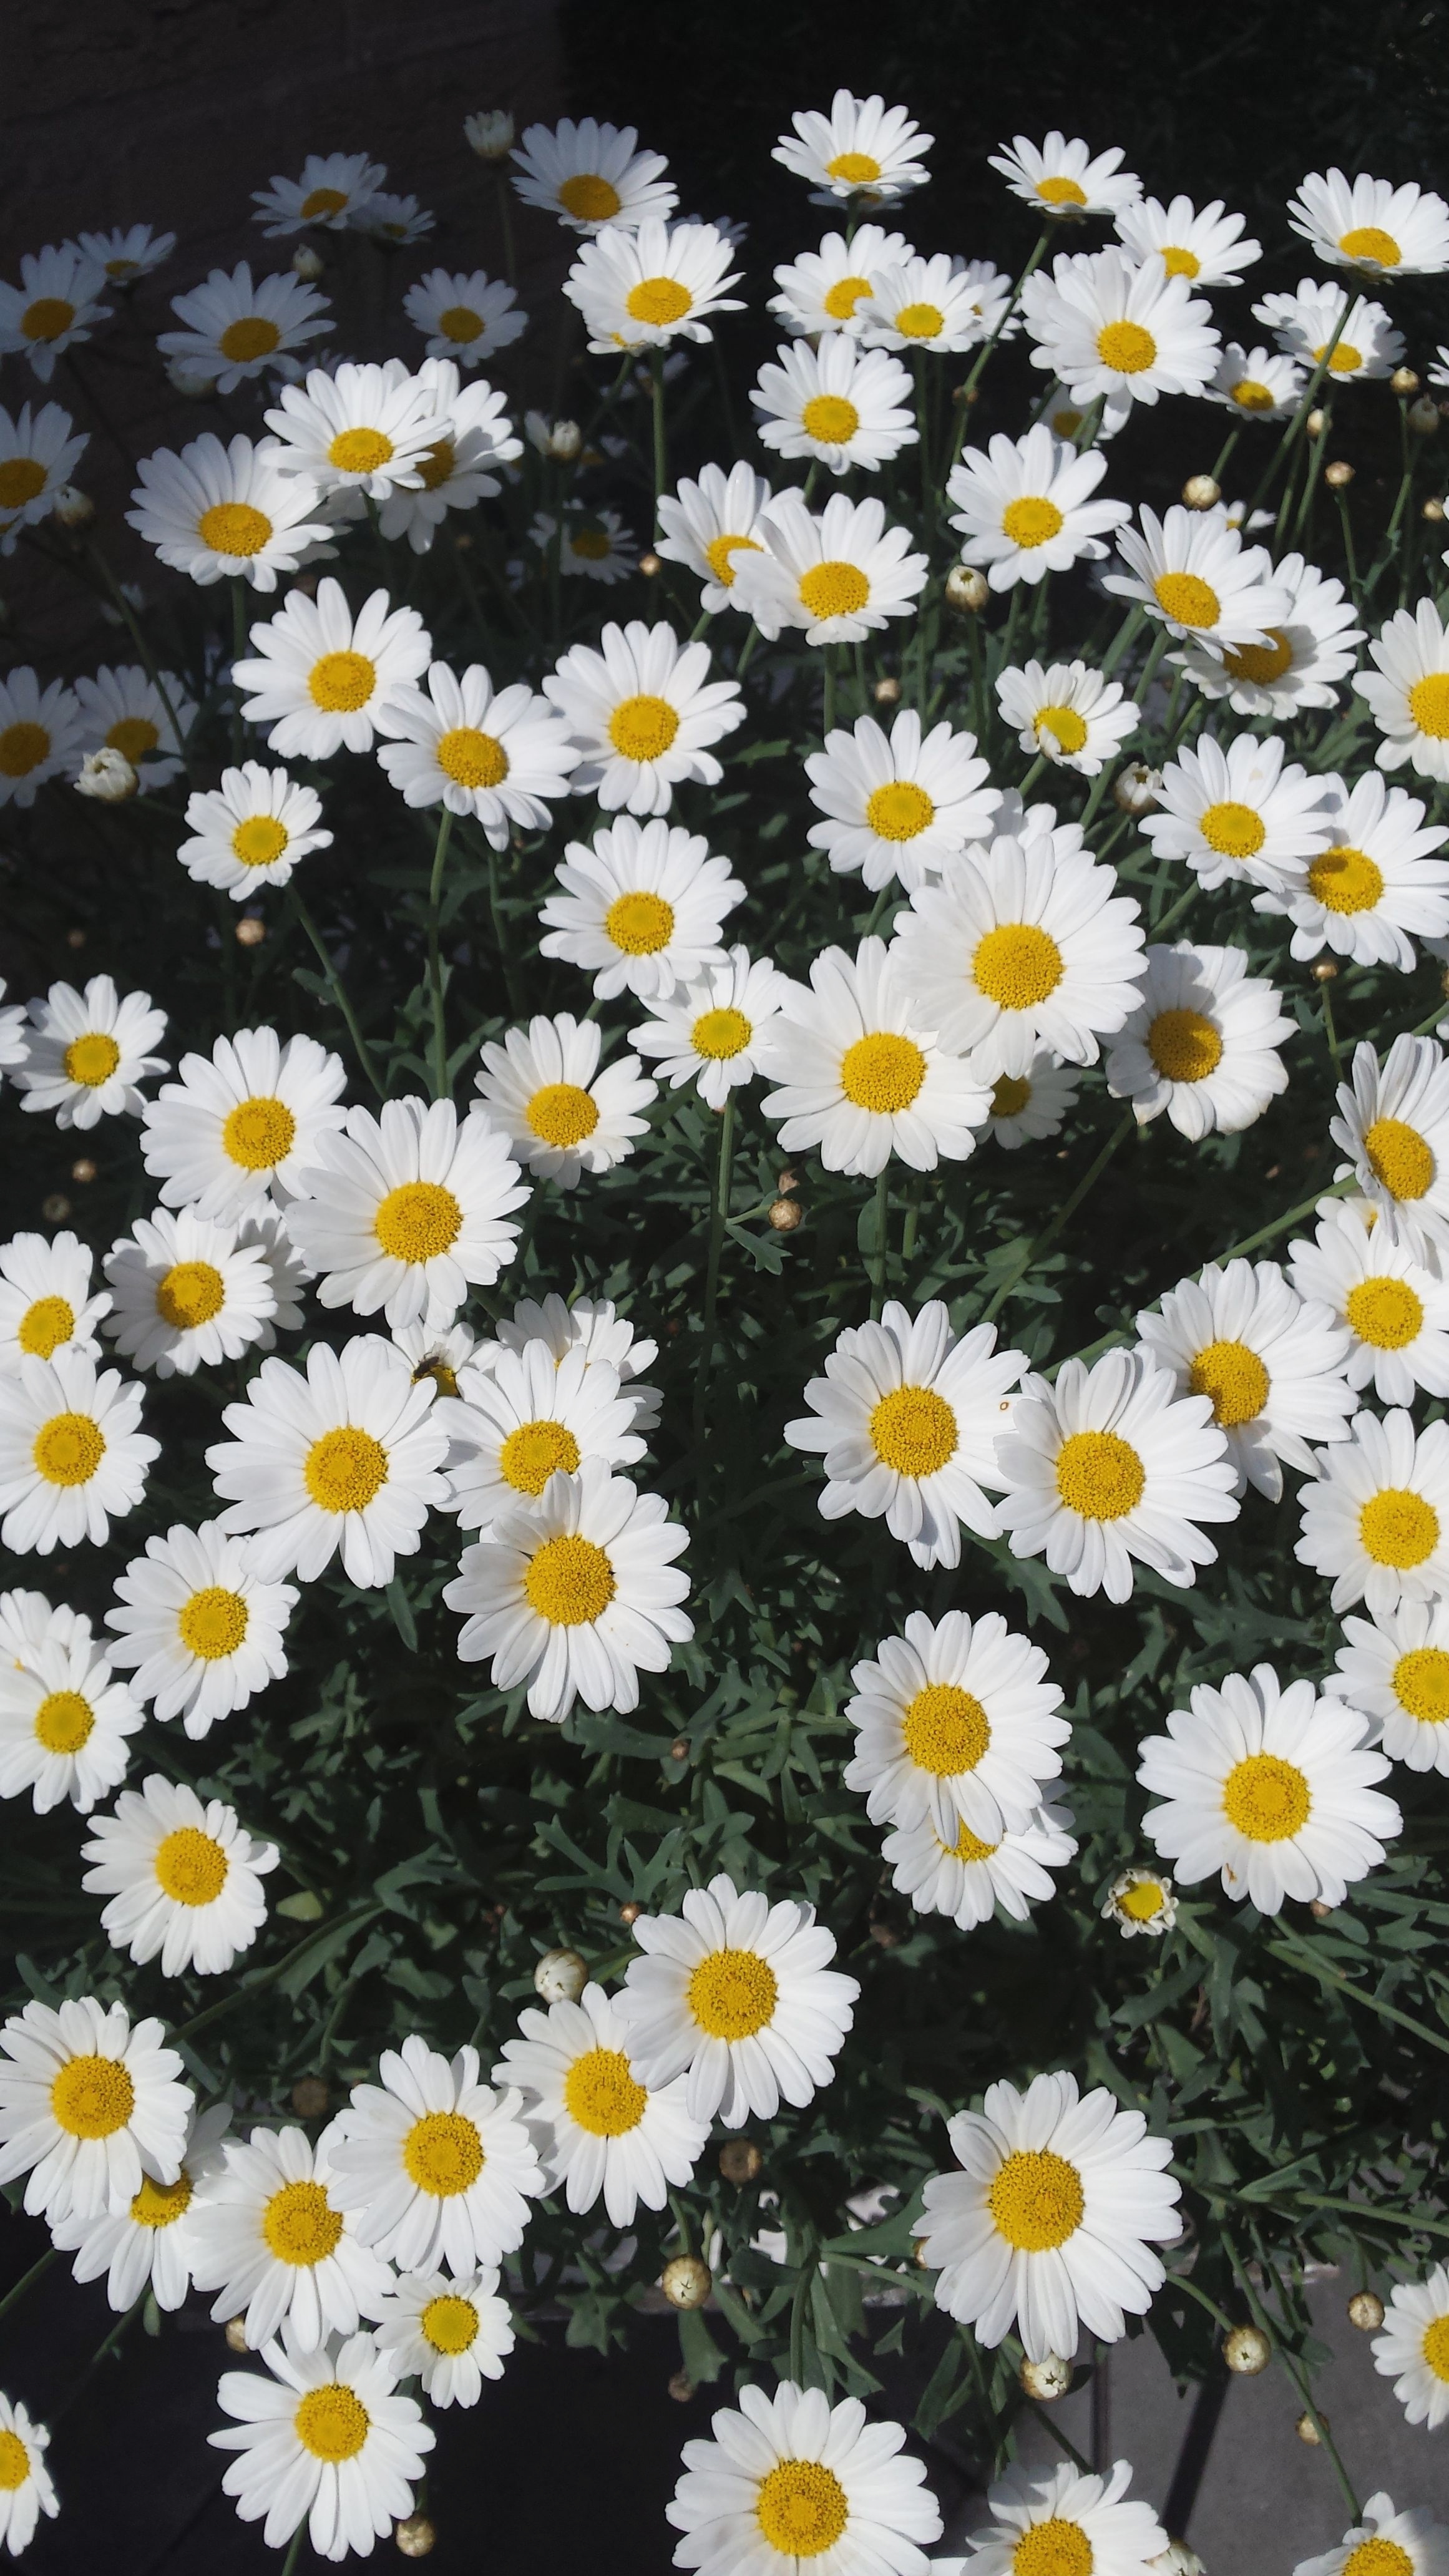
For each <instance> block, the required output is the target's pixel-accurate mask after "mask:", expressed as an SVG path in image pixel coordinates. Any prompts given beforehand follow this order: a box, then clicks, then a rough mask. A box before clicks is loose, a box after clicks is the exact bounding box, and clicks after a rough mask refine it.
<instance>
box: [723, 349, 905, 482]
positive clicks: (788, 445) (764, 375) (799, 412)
mask: <svg viewBox="0 0 1449 2576" xmlns="http://www.w3.org/2000/svg"><path fill="white" fill-rule="evenodd" d="M777 354H778V359H779V363H778V365H767V366H763V367H762V368H761V369H760V372H759V375H758V377H757V378H756V381H755V385H754V388H753V390H752V392H751V395H750V400H751V401H752V402H753V404H754V406H755V409H756V411H757V412H758V413H759V414H760V420H759V423H758V428H759V436H760V444H761V446H762V447H769V448H773V449H774V450H775V452H776V454H777V455H780V456H805V457H810V458H812V459H814V460H816V461H818V462H819V463H820V464H822V465H828V466H829V468H830V471H831V473H832V474H847V473H848V472H849V471H850V468H851V467H852V466H853V465H859V466H861V467H862V468H863V469H864V470H865V471H866V472H867V473H871V474H873V473H875V471H876V470H877V468H878V467H879V466H882V465H885V464H888V463H889V461H890V459H891V458H892V457H893V456H898V455H899V454H900V452H901V450H902V448H904V447H913V446H914V445H915V443H916V440H917V438H918V436H919V432H918V430H917V428H916V424H915V420H914V418H913V416H912V412H911V379H910V377H909V375H908V374H907V372H906V369H905V368H904V367H903V366H902V365H901V362H900V360H899V359H898V358H891V357H888V356H887V355H886V353H885V351H884V350H883V349H866V348H864V347H863V346H862V345H861V344H860V343H858V342H857V341H855V340H854V339H852V337H851V336H850V334H849V333H848V332H845V331H831V332H828V333H827V334H826V336H825V337H824V338H823V339H822V340H821V341H820V342H819V343H818V344H812V342H810V341H809V340H793V341H787V342H786V343H785V345H784V346H783V347H782V348H781V349H780V350H779V351H778V353H777Z"/></svg>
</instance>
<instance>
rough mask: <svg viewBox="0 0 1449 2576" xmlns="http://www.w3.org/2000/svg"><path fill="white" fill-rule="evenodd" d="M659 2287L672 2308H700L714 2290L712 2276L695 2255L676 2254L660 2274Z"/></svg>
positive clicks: (705, 2264)
mask: <svg viewBox="0 0 1449 2576" xmlns="http://www.w3.org/2000/svg"><path fill="white" fill-rule="evenodd" d="M659 2286H660V2288H661V2290H662V2291H663V2292H664V2295H665V2297H666V2299H667V2300H668V2301H669V2304H670V2306H671V2307H672V2308H702V2307H703V2306H704V2303H705V2300H706V2299H707V2298H708V2297H709V2294H710V2292H711V2290H712V2289H713V2288H714V2274H713V2273H712V2272H711V2270H710V2268H709V2265H708V2264H707V2263H701V2261H700V2259H699V2256H698V2255H697V2254H676V2255H675V2257H674V2260H673V2261H672V2262H671V2263H666V2264H665V2266H664V2269H663V2271H662V2272H661V2273H660V2276H659Z"/></svg>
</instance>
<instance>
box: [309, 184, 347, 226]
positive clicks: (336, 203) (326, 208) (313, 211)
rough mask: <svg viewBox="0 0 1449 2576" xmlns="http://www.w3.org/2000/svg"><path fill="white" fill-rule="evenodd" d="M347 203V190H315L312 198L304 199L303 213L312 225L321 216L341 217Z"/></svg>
mask: <svg viewBox="0 0 1449 2576" xmlns="http://www.w3.org/2000/svg"><path fill="white" fill-rule="evenodd" d="M346 203H347V191H346V189H345V188H314V189H313V190H312V193H311V195H310V196H307V197H304V198H303V199H302V206H301V211H302V213H303V214H304V215H305V216H306V219H307V221H308V223H309V224H312V223H315V222H316V221H317V218H318V216H319V215H340V214H341V212H342V209H343V207H344V206H345V205H346Z"/></svg>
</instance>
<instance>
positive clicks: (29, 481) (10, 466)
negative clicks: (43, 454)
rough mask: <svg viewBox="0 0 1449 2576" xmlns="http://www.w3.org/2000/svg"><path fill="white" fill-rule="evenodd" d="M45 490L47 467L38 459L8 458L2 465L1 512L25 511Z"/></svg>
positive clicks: (0, 466) (28, 457)
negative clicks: (29, 502) (30, 502)
mask: <svg viewBox="0 0 1449 2576" xmlns="http://www.w3.org/2000/svg"><path fill="white" fill-rule="evenodd" d="M44 490H45V467H44V466H43V465H42V464H41V463H40V461H39V458H38V457H34V456H7V457H6V458H5V459H4V461H3V463H0V510H23V509H24V507H25V504H26V502H27V501H33V500H35V498H36V496H37V495H38V494H39V493H41V492H43V491H44Z"/></svg>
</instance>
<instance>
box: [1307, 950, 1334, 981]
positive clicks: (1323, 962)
mask: <svg viewBox="0 0 1449 2576" xmlns="http://www.w3.org/2000/svg"><path fill="white" fill-rule="evenodd" d="M1311 971H1312V975H1313V980H1314V983H1315V984H1331V983H1332V982H1333V981H1334V978H1335V976H1336V975H1337V973H1338V968H1337V967H1336V966H1335V964H1334V962H1333V959H1332V958H1331V957H1320V958H1319V960H1318V963H1317V965H1316V966H1315V967H1313V968H1312V970H1311Z"/></svg>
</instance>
